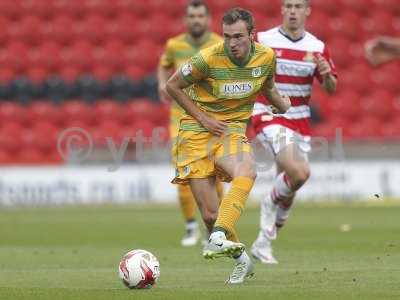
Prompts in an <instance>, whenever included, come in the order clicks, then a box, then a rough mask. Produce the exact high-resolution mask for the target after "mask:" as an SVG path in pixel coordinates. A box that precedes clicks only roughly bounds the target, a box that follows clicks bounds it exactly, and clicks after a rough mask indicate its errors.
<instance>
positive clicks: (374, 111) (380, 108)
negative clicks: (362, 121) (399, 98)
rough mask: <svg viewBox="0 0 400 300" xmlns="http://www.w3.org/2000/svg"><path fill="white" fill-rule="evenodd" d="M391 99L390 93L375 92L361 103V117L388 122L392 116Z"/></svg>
mask: <svg viewBox="0 0 400 300" xmlns="http://www.w3.org/2000/svg"><path fill="white" fill-rule="evenodd" d="M392 98H393V96H392V94H391V93H390V92H388V91H385V90H376V91H375V92H374V93H372V94H371V95H369V96H368V97H366V98H364V99H363V101H362V102H361V108H362V112H363V115H364V116H370V117H375V118H377V119H380V120H382V121H388V120H389V119H390V118H391V116H392V115H393V114H392V112H393V106H392V104H393V102H392Z"/></svg>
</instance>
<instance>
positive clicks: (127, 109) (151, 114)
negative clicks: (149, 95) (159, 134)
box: [122, 98, 165, 124]
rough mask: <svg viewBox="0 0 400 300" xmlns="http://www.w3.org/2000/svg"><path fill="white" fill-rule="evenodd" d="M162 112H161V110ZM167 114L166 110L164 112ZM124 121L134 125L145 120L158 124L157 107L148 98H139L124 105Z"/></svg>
mask: <svg viewBox="0 0 400 300" xmlns="http://www.w3.org/2000/svg"><path fill="white" fill-rule="evenodd" d="M159 111H161V110H159ZM162 112H163V113H165V110H163V111H162ZM122 113H123V121H124V123H125V124H132V123H136V122H141V121H144V120H150V121H151V122H152V123H157V122H158V119H159V115H158V110H157V105H155V104H154V103H152V102H151V101H150V100H148V99H146V98H137V99H134V100H133V101H129V102H127V103H126V104H124V109H123V112H122Z"/></svg>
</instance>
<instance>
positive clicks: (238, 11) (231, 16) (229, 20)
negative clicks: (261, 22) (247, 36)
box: [222, 7, 254, 33]
mask: <svg viewBox="0 0 400 300" xmlns="http://www.w3.org/2000/svg"><path fill="white" fill-rule="evenodd" d="M240 20H242V21H244V22H246V24H247V31H248V32H249V33H250V32H251V31H253V29H254V18H253V15H252V14H251V12H249V11H248V10H245V9H243V8H240V7H235V8H231V9H230V10H228V11H227V12H225V14H224V16H223V17H222V23H223V24H225V25H232V24H234V23H236V22H237V21H240Z"/></svg>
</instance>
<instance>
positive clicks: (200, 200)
mask: <svg viewBox="0 0 400 300" xmlns="http://www.w3.org/2000/svg"><path fill="white" fill-rule="evenodd" d="M190 187H191V190H192V192H193V195H194V197H195V199H196V202H197V206H198V207H199V210H200V214H201V217H202V219H203V222H204V225H205V226H206V228H207V231H208V233H209V234H210V233H211V231H212V229H213V227H214V223H215V221H216V219H217V215H218V206H219V198H218V194H217V189H216V183H215V177H208V178H199V179H196V178H193V179H190Z"/></svg>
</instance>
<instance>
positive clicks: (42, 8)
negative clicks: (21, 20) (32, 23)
mask: <svg viewBox="0 0 400 300" xmlns="http://www.w3.org/2000/svg"><path fill="white" fill-rule="evenodd" d="M53 2H54V1H53V0H40V1H34V0H21V4H20V5H21V11H22V14H23V15H35V16H39V17H40V18H50V17H51V16H52V15H53V7H52V4H53Z"/></svg>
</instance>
